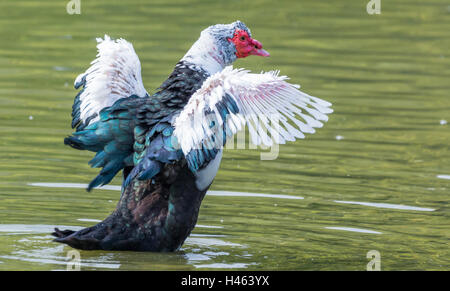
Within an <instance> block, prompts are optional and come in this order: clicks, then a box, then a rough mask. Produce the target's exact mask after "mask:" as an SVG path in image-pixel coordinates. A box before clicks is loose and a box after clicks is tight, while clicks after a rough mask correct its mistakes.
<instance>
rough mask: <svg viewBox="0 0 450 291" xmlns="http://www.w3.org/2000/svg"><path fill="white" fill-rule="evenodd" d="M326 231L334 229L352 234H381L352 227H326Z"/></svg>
mask: <svg viewBox="0 0 450 291" xmlns="http://www.w3.org/2000/svg"><path fill="white" fill-rule="evenodd" d="M325 228H326V229H336V230H345V231H353V232H362V233H373V234H381V232H378V231H373V230H368V229H363V228H354V227H340V226H328V227H325Z"/></svg>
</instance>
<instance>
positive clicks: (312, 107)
mask: <svg viewBox="0 0 450 291" xmlns="http://www.w3.org/2000/svg"><path fill="white" fill-rule="evenodd" d="M287 79H288V78H287V77H286V76H279V75H278V72H267V73H261V74H252V73H250V72H249V71H245V70H242V69H233V68H232V67H231V66H229V67H226V68H225V69H224V70H223V71H221V72H219V73H217V74H215V75H213V76H211V77H209V78H208V79H207V80H206V81H205V82H204V83H203V85H202V87H201V88H200V89H199V90H198V91H196V92H195V93H194V94H193V95H192V97H191V98H190V100H189V102H188V104H187V105H186V106H185V107H184V109H183V110H182V111H181V112H180V114H179V115H178V116H177V117H176V118H175V120H174V127H175V130H174V135H175V137H176V138H177V139H178V143H179V145H180V146H181V149H182V150H183V153H184V155H185V156H186V159H187V161H188V164H189V167H190V168H191V170H193V171H196V170H197V169H199V168H200V167H201V166H202V164H203V161H204V156H205V154H206V155H207V154H208V152H210V151H211V149H218V148H221V147H222V146H223V145H224V144H225V142H226V138H227V137H231V136H232V135H233V134H235V133H236V132H237V131H239V130H241V129H242V126H243V125H246V126H248V128H249V132H250V136H251V140H252V142H253V143H254V144H255V145H259V144H264V145H266V146H271V145H272V144H273V142H276V143H279V144H283V143H285V142H286V141H294V140H295V139H297V138H304V137H305V135H304V133H314V132H315V129H314V128H319V127H322V126H323V123H322V122H321V121H327V120H328V117H327V114H329V113H331V112H333V110H332V109H331V108H330V106H331V103H329V102H327V101H324V100H322V99H319V98H316V97H313V96H310V95H308V94H305V93H303V92H301V91H300V90H298V88H299V87H300V86H298V85H292V84H290V83H288V82H286V80H287Z"/></svg>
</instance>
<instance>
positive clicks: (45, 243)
mask: <svg viewBox="0 0 450 291" xmlns="http://www.w3.org/2000/svg"><path fill="white" fill-rule="evenodd" d="M89 221H90V220H89ZM54 227H55V226H53V225H42V224H35V225H33V224H30V225H24V224H0V235H7V236H10V237H15V238H14V244H13V245H14V250H12V251H11V252H10V253H9V254H6V255H0V258H1V259H3V260H13V261H21V262H26V263H35V264H40V265H49V266H50V269H53V270H65V269H66V266H67V262H68V259H67V257H66V255H67V251H68V250H71V248H70V247H67V246H65V245H60V244H56V243H53V242H52V239H53V237H52V236H51V235H49V234H46V235H36V234H40V233H50V232H51V231H53V228H54ZM57 227H60V228H69V229H74V230H78V229H81V228H82V227H78V226H66V225H60V226H57ZM203 227H204V228H208V229H210V228H213V229H214V228H219V229H220V228H221V227H214V226H207V225H206V226H205V225H203ZM211 237H214V238H211ZM220 237H226V235H220V234H216V235H214V234H191V236H190V237H189V238H188V239H187V240H186V242H185V244H184V245H183V247H182V249H181V250H180V251H179V252H176V253H169V254H166V255H167V256H169V257H173V256H175V257H180V258H184V259H185V260H186V264H188V265H192V266H195V267H196V268H202V267H203V266H201V265H198V263H199V262H203V261H208V260H213V259H215V258H218V257H227V256H229V255H230V253H229V252H224V251H216V248H217V247H227V248H235V247H238V248H241V249H242V248H244V246H243V245H241V244H237V243H232V242H229V241H226V240H222V239H219V238H220ZM80 253H81V255H80V258H81V262H80V267H81V269H83V268H84V269H119V268H120V267H121V263H120V257H121V256H122V253H123V252H107V251H80ZM137 254H139V253H137ZM245 254H248V253H247V252H245ZM143 255H145V256H148V258H147V259H148V260H155V259H156V260H158V261H159V260H166V258H165V257H164V255H165V254H164V253H163V254H161V253H143ZM244 256H245V255H242V257H244ZM211 265H215V264H214V263H213V264H211ZM248 265H249V263H230V264H227V263H221V264H219V265H217V266H216V267H215V268H227V269H228V268H246V266H248ZM47 269H48V268H47Z"/></svg>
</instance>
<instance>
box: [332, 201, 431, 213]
mask: <svg viewBox="0 0 450 291" xmlns="http://www.w3.org/2000/svg"><path fill="white" fill-rule="evenodd" d="M334 202H336V203H343V204H355V205H363V206H369V207H377V208H388V209H400V210H415V211H434V210H435V209H433V208H424V207H416V206H407V205H401V204H390V203H373V202H358V201H339V200H334Z"/></svg>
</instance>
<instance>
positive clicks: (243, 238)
mask: <svg viewBox="0 0 450 291" xmlns="http://www.w3.org/2000/svg"><path fill="white" fill-rule="evenodd" d="M367 2H368V1H295V0H286V1H269V0H260V1H246V0H245V1H237V0H231V1H220V2H219V1H206V0H199V1H194V2H192V1H187V0H186V1H176V2H175V1H162V0H161V1H139V0H130V1H111V0H109V1H106V0H101V1H95V2H94V1H84V0H82V1H81V3H82V14H81V15H68V14H67V13H66V10H65V6H66V4H67V3H66V1H56V0H54V1H50V0H47V1H38V2H36V1H22V0H2V1H1V2H0V153H1V155H0V270H25V269H27V270H29V269H31V270H65V269H66V263H67V258H66V256H67V253H68V251H70V250H71V248H70V247H68V246H64V245H60V244H57V243H54V242H52V241H51V240H52V238H51V236H50V235H49V233H50V232H51V231H52V229H53V227H55V226H57V227H62V228H66V227H67V228H72V229H76V228H81V227H87V226H90V225H92V224H94V223H96V222H97V221H99V220H102V219H104V218H105V217H106V216H107V215H108V214H109V213H110V212H111V211H113V209H114V207H115V205H116V202H117V200H118V198H119V192H118V191H117V188H118V186H116V185H120V183H121V181H120V179H119V178H116V179H115V180H114V181H113V182H112V183H111V185H109V186H107V187H105V188H104V189H101V190H100V189H98V190H94V191H92V192H91V193H87V192H86V191H85V190H84V189H82V186H81V187H80V185H79V184H86V183H89V181H90V180H91V179H92V178H93V177H94V176H95V175H96V172H97V170H94V169H90V168H89V167H88V165H87V161H88V160H89V159H90V158H92V154H91V153H88V152H80V151H76V150H73V149H71V148H69V147H66V146H64V145H63V143H62V140H63V138H64V137H65V136H67V135H69V134H70V133H71V130H70V112H71V106H72V101H73V98H74V96H75V94H76V91H75V90H74V89H73V88H72V84H73V81H74V79H75V77H76V76H77V75H78V74H79V73H81V72H83V71H84V70H85V69H86V68H87V66H88V64H89V62H90V61H92V59H93V58H94V56H95V38H96V37H99V36H102V35H104V34H105V33H107V34H109V35H111V36H112V37H115V38H118V37H123V38H125V39H127V40H129V41H131V42H132V43H133V45H134V47H135V49H136V51H137V53H138V55H139V57H140V60H141V63H142V66H143V68H142V74H143V79H144V83H145V85H146V88H147V90H149V91H153V90H154V89H155V88H157V86H158V85H159V84H161V82H162V81H164V79H165V78H166V77H167V75H168V74H169V73H170V71H171V70H172V68H173V66H174V64H175V63H176V62H177V60H179V59H180V58H181V57H182V56H183V55H184V53H185V52H186V51H187V50H188V48H189V47H190V45H191V44H192V43H193V42H194V41H195V40H196V38H197V37H198V35H199V33H200V30H201V29H203V28H205V27H207V26H209V25H211V24H215V23H229V22H232V21H235V20H236V19H240V20H242V21H244V22H245V23H246V24H247V25H248V26H249V27H250V28H251V29H252V33H253V36H254V37H255V38H256V39H258V40H260V41H261V42H262V43H263V44H264V48H265V49H267V50H268V51H269V52H270V53H271V57H270V58H256V57H254V58H248V59H245V60H239V61H238V62H236V66H237V67H245V68H248V69H251V70H253V71H256V72H259V71H261V70H264V71H268V70H272V69H279V70H281V73H282V74H286V75H288V76H290V77H291V80H292V82H294V83H300V84H301V85H302V90H304V91H305V92H307V93H309V94H311V95H314V96H318V97H321V98H323V99H325V100H328V101H330V102H332V103H333V108H334V110H335V112H334V113H333V114H332V115H331V116H330V120H329V122H328V123H327V124H326V125H325V127H324V128H322V129H319V130H318V131H317V133H316V134H314V135H309V136H308V137H307V138H306V139H305V140H300V141H297V142H294V143H288V144H286V145H282V146H280V154H279V157H278V159H276V160H273V161H261V160H260V159H259V155H260V151H259V150H248V149H242V150H231V149H227V150H226V151H225V153H224V160H223V162H222V165H221V168H220V171H219V174H218V176H217V178H216V179H215V182H214V184H213V186H212V188H211V192H210V193H209V195H207V196H206V197H205V200H204V202H203V204H202V207H201V210H200V216H199V220H198V224H199V225H198V226H197V227H196V228H195V229H194V231H193V234H192V235H191V236H190V237H189V238H188V240H187V241H186V243H185V244H184V245H183V247H182V248H181V250H180V251H178V252H175V253H168V254H158V253H134V252H107V251H82V252H81V269H86V270H91V269H105V270H117V269H119V270H208V269H232V270H236V269H238V270H242V269H246V270H365V269H366V265H367V263H368V260H367V259H366V254H367V252H368V251H370V250H377V251H379V252H380V254H381V263H382V269H383V270H423V269H426V270H449V269H450V261H449V260H450V259H449V258H450V252H449V246H448V244H449V238H450V227H449V222H450V220H449V193H450V192H449V189H450V180H449V177H450V154H449V141H450V130H449V125H448V123H447V121H448V120H450V94H449V93H450V83H449V81H448V80H449V78H450V54H449V47H450V20H449V17H450V9H449V3H448V1H444V0H435V1H416V0H414V1H409V0H408V1H407V0H392V1H382V2H383V3H382V12H381V15H368V14H367V13H366V9H365V7H366V4H367ZM35 183H41V185H40V186H39V184H37V185H36V184H35ZM55 183H60V184H55ZM49 185H53V187H49ZM77 185H78V186H77ZM262 194H263V195H262ZM286 198H292V199H286ZM302 198H303V199H302Z"/></svg>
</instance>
